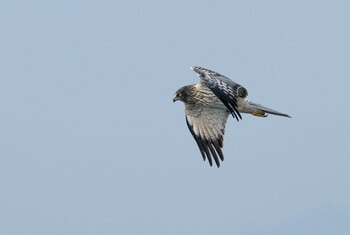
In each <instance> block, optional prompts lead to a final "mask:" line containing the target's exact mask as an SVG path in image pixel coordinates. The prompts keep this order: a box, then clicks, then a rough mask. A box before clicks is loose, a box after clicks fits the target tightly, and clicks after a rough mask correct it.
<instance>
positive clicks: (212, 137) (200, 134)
mask: <svg viewBox="0 0 350 235" xmlns="http://www.w3.org/2000/svg"><path fill="white" fill-rule="evenodd" d="M228 116H229V112H228V111H227V110H224V109H212V108H209V107H204V106H200V107H197V109H195V110H191V112H186V122H187V126H188V129H189V130H190V132H191V134H192V136H193V138H194V139H195V140H196V142H197V145H198V148H199V150H200V151H201V154H202V157H203V160H205V159H206V158H207V159H208V161H209V164H210V166H212V165H213V162H212V158H214V161H215V163H216V165H217V166H218V167H220V161H219V158H220V159H221V161H223V160H224V155H223V153H222V150H221V148H222V147H223V141H224V133H225V124H226V121H227V118H228Z"/></svg>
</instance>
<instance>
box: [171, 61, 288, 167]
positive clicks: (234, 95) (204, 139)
mask: <svg viewBox="0 0 350 235" xmlns="http://www.w3.org/2000/svg"><path fill="white" fill-rule="evenodd" d="M191 69H192V70H193V71H194V72H196V73H197V74H198V76H199V78H200V80H199V82H198V83H197V84H193V85H188V86H184V87H181V88H180V89H179V90H177V91H176V93H175V95H174V98H173V102H175V101H177V100H179V101H182V102H183V103H184V104H185V112H186V123H187V126H188V129H189V130H190V132H191V134H192V136H193V137H194V139H195V140H196V142H197V145H198V147H199V150H200V152H201V154H202V157H203V160H204V161H205V159H208V161H209V164H210V166H212V165H213V162H212V158H214V161H215V163H216V165H217V166H218V167H220V161H219V158H220V159H221V161H223V160H224V155H223V153H222V150H221V149H222V147H223V141H224V134H225V124H226V121H227V118H228V116H229V115H230V114H231V115H232V116H233V118H235V119H237V121H239V120H240V119H242V116H241V113H250V114H252V115H255V116H258V117H267V114H268V113H269V114H274V115H278V116H284V117H290V116H289V115H287V114H284V113H280V112H277V111H275V110H272V109H270V108H267V107H264V106H262V105H260V104H255V103H253V102H250V101H247V100H246V99H245V98H246V97H247V96H248V91H247V89H246V88H244V87H243V86H241V85H239V84H237V83H235V82H233V81H232V80H230V79H229V78H227V77H225V76H223V75H221V74H219V73H217V72H214V71H212V70H209V69H205V68H202V67H196V66H194V67H191Z"/></svg>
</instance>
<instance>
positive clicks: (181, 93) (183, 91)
mask: <svg viewBox="0 0 350 235" xmlns="http://www.w3.org/2000/svg"><path fill="white" fill-rule="evenodd" d="M188 87H189V86H184V87H181V88H180V89H179V90H177V91H176V92H175V95H174V97H173V102H175V101H177V100H179V101H182V102H184V103H186V102H187V99H188Z"/></svg>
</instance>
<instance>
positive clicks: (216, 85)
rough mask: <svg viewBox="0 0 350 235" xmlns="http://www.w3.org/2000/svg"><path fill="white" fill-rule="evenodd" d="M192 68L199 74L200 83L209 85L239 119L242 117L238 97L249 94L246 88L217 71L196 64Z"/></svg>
mask: <svg viewBox="0 0 350 235" xmlns="http://www.w3.org/2000/svg"><path fill="white" fill-rule="evenodd" d="M191 69H192V70H193V71H195V72H196V73H197V74H198V75H199V78H200V83H203V84H204V85H205V86H207V87H208V88H209V89H210V90H211V91H212V92H213V93H214V94H215V95H216V96H217V97H218V98H219V99H220V100H221V102H222V103H223V104H224V105H225V106H226V107H227V109H228V110H229V111H230V113H231V114H232V116H233V117H235V118H236V119H237V121H238V120H239V119H242V116H241V114H240V113H239V111H238V109H237V108H238V106H237V98H238V97H239V98H245V97H247V96H248V91H247V89H246V88H244V87H243V86H241V85H239V84H238V83H235V82H234V81H232V80H230V79H229V78H227V77H225V76H223V75H221V74H219V73H217V72H215V71H212V70H209V69H205V68H202V67H196V66H194V67H191Z"/></svg>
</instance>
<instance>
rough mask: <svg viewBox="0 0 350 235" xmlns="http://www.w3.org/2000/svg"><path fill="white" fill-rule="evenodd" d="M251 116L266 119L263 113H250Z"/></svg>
mask: <svg viewBox="0 0 350 235" xmlns="http://www.w3.org/2000/svg"><path fill="white" fill-rule="evenodd" d="M252 114H253V115H254V116H257V117H267V115H266V114H265V113H252Z"/></svg>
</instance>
